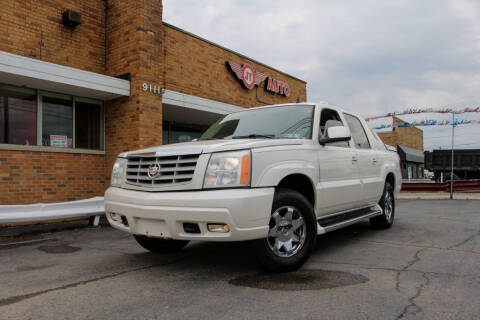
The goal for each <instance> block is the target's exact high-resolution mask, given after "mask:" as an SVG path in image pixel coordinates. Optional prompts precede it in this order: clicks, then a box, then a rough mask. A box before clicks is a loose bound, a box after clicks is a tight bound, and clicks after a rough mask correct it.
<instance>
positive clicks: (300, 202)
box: [253, 189, 317, 272]
mask: <svg viewBox="0 0 480 320" xmlns="http://www.w3.org/2000/svg"><path fill="white" fill-rule="evenodd" d="M269 226H270V229H269V233H268V236H267V238H264V239H259V240H255V241H254V242H253V250H254V252H255V255H256V256H257V259H258V261H259V262H260V263H261V265H262V266H263V267H264V268H265V269H267V270H268V271H271V272H288V271H293V270H297V269H298V268H300V267H301V266H302V265H303V264H304V263H305V261H306V260H307V259H308V257H309V256H310V254H311V253H312V251H313V249H314V247H315V240H316V237H317V220H316V218H315V212H314V210H313V207H312V205H311V204H310V202H309V201H308V200H307V199H306V198H305V197H304V196H303V195H302V194H300V193H299V192H297V191H294V190H290V189H278V190H277V191H276V192H275V196H274V198H273V206H272V215H271V218H270V222H269Z"/></svg>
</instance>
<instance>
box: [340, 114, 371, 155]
mask: <svg viewBox="0 0 480 320" xmlns="http://www.w3.org/2000/svg"><path fill="white" fill-rule="evenodd" d="M345 120H347V123H348V126H349V127H350V132H351V134H352V138H353V142H354V143H355V147H357V148H359V149H370V142H369V141H368V138H367V134H366V133H365V129H364V128H363V125H362V123H361V122H360V120H359V119H358V118H357V117H354V116H352V115H350V114H346V113H345Z"/></svg>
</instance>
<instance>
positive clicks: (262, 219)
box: [105, 187, 275, 241]
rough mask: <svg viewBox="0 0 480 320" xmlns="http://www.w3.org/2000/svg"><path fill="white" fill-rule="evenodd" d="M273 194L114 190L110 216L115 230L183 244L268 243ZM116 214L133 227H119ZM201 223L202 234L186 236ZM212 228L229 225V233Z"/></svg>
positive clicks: (110, 193)
mask: <svg viewBox="0 0 480 320" xmlns="http://www.w3.org/2000/svg"><path fill="white" fill-rule="evenodd" d="M274 191H275V190H274V188H255V189H223V190H209V191H207V190H199V191H183V192H145V191H136V190H127V189H121V188H115V187H110V188H108V190H107V191H106V193H105V213H106V216H107V218H108V221H109V222H110V224H111V225H112V226H113V227H115V228H117V229H120V230H123V231H126V232H130V233H132V234H140V235H147V236H151V237H161V238H171V239H178V240H204V241H243V240H252V239H260V238H265V237H266V236H267V233H268V222H269V219H270V214H271V210H272V202H273V194H274ZM111 213H116V214H118V215H121V216H124V217H125V218H124V219H126V220H127V221H128V224H127V223H125V221H124V222H122V221H121V220H120V221H114V220H112V218H111ZM184 223H196V224H198V227H199V229H200V233H187V232H186V231H185V230H184V225H183V224H184ZM208 223H220V224H227V225H228V227H229V229H230V231H229V232H226V233H218V232H210V231H208V229H207V224H208Z"/></svg>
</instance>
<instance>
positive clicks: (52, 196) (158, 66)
mask: <svg viewBox="0 0 480 320" xmlns="http://www.w3.org/2000/svg"><path fill="white" fill-rule="evenodd" d="M66 9H72V10H74V11H78V12H80V13H81V14H82V24H81V25H79V26H78V27H77V28H75V29H74V30H70V29H68V28H65V27H64V26H63V25H62V24H61V19H62V12H63V11H64V10H66ZM162 10H163V7H162V1H161V0H143V1H138V0H108V1H103V0H2V1H1V5H0V50H2V51H6V52H10V53H14V54H18V55H22V56H26V57H32V58H35V59H40V60H43V61H48V62H52V63H56V64H60V65H66V66H71V67H75V68H79V69H83V70H88V71H92V72H97V73H102V74H107V75H110V76H118V75H120V74H125V73H130V75H131V95H130V97H124V98H119V99H115V100H112V101H107V102H106V105H105V156H103V155H89V154H70V153H50V152H23V151H3V150H0V159H1V160H0V204H7V203H8V204H11V203H17V204H18V203H32V202H52V201H67V200H73V199H83V198H88V197H91V196H97V195H102V194H103V192H104V189H105V188H106V187H107V186H108V184H109V180H110V172H111V168H112V165H113V162H114V160H115V158H116V157H117V155H118V154H119V153H121V152H123V151H129V150H134V149H140V148H145V147H149V146H154V145H160V144H161V143H162V99H161V95H160V94H153V93H151V92H145V91H143V90H142V84H143V83H144V82H146V83H149V84H152V85H157V86H158V87H163V88H167V89H171V90H175V91H179V92H184V93H187V94H192V95H197V96H200V97H205V98H208V99H213V100H218V101H223V102H226V103H231V104H236V105H240V106H245V107H249V106H258V105H265V104H273V103H286V102H292V101H296V100H297V98H299V99H300V100H301V101H305V100H306V84H305V83H304V82H302V81H298V80H296V79H294V78H291V77H289V76H287V75H285V74H283V73H281V72H278V71H274V70H270V69H269V68H267V67H266V66H264V65H261V64H257V63H254V62H253V61H251V60H249V59H247V58H244V57H241V56H239V55H237V54H234V53H231V52H229V51H228V50H225V49H222V48H220V47H218V46H215V45H212V44H210V43H208V42H206V41H204V40H201V39H198V38H196V37H194V36H192V35H189V34H187V33H185V32H182V31H179V30H177V29H175V28H171V27H169V26H167V25H164V24H163V22H162ZM226 60H232V61H235V62H237V63H246V62H249V63H251V64H252V65H253V66H254V67H255V68H256V69H257V70H259V71H261V72H264V73H266V74H267V75H268V76H272V77H275V78H277V79H279V80H283V81H287V82H288V83H289V85H290V88H291V95H290V97H289V98H285V97H282V96H279V95H272V94H270V93H266V92H265V91H264V90H263V88H258V89H254V90H246V89H244V88H243V87H242V86H241V85H240V83H239V82H238V80H236V79H235V78H234V77H233V75H232V74H231V73H230V72H229V71H228V70H227V68H226V66H225V61H226Z"/></svg>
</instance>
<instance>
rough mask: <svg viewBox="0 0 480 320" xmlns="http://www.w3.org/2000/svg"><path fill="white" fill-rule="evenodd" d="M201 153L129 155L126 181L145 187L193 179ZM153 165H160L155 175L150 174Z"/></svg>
mask: <svg viewBox="0 0 480 320" xmlns="http://www.w3.org/2000/svg"><path fill="white" fill-rule="evenodd" d="M199 156H200V155H199V154H187V155H175V156H170V155H169V156H159V157H157V156H144V155H142V156H137V155H133V156H129V157H128V158H127V159H128V160H127V170H126V181H125V182H126V183H129V184H133V185H137V186H143V187H162V186H167V185H177V184H183V183H188V182H190V181H192V179H193V175H194V173H195V168H196V166H197V161H198V158H199ZM151 166H158V170H156V173H155V175H154V176H152V177H150V176H149V169H150V167H151Z"/></svg>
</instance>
